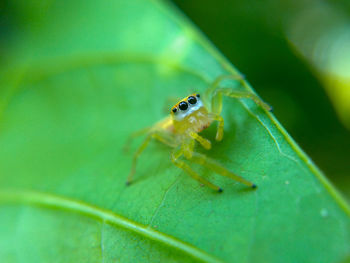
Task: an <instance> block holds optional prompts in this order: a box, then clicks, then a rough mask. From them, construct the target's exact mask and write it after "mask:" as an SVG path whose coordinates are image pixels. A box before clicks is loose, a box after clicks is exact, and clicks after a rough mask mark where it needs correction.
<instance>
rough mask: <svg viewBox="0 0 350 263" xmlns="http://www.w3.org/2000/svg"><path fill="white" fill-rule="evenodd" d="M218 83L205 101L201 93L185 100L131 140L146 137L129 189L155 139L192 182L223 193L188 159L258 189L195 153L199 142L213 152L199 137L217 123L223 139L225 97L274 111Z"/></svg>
mask: <svg viewBox="0 0 350 263" xmlns="http://www.w3.org/2000/svg"><path fill="white" fill-rule="evenodd" d="M228 78H231V79H235V80H239V81H243V78H242V77H235V76H228ZM221 80H222V79H221ZM219 82H220V79H219V80H217V81H216V83H215V82H214V83H215V84H214V85H212V87H211V88H209V89H207V91H206V93H205V94H203V98H202V96H201V95H200V94H198V93H195V94H191V95H189V96H187V97H185V98H184V99H182V100H181V101H179V102H178V103H176V104H175V105H174V106H173V107H172V108H171V110H170V115H169V116H168V117H166V118H164V119H163V120H161V121H159V122H157V123H156V124H154V125H153V126H152V127H149V128H146V129H144V130H142V131H140V132H137V133H135V134H134V135H132V136H131V137H136V136H139V135H141V134H144V133H146V134H147V136H146V138H145V139H144V141H143V143H142V144H141V145H140V147H139V148H138V149H137V151H136V152H135V154H134V157H133V161H132V167H131V171H130V174H129V176H128V178H127V182H126V184H127V185H129V184H131V182H132V181H133V177H134V174H135V170H136V163H137V160H138V158H139V156H140V154H141V153H142V152H143V151H144V150H145V148H146V147H147V146H148V144H149V142H150V141H151V140H152V139H155V140H158V141H160V142H161V143H163V144H165V145H167V146H169V147H171V148H172V149H173V151H172V153H171V161H172V163H173V164H174V165H176V166H177V167H179V168H180V169H182V170H183V171H184V172H185V173H187V174H188V175H189V176H190V177H192V178H193V179H195V180H197V181H199V182H200V183H201V184H203V185H206V186H208V187H210V188H211V189H213V190H215V191H217V192H222V191H223V189H222V188H221V187H219V186H217V185H215V184H213V183H211V182H209V181H208V180H206V179H205V178H203V177H202V176H200V175H199V174H198V173H197V172H195V171H194V170H193V169H192V168H191V167H190V165H189V164H188V163H187V162H186V159H187V161H190V162H193V163H196V164H199V165H202V166H203V167H205V168H207V169H210V170H212V171H214V172H215V173H217V174H219V175H221V176H226V177H229V178H231V179H233V180H235V181H237V182H240V183H242V184H244V185H247V186H249V187H251V188H256V187H257V186H256V184H254V183H252V182H249V181H247V180H245V179H244V178H242V177H240V176H238V175H236V174H234V173H232V172H231V171H229V170H228V169H226V168H225V167H223V166H222V165H220V164H219V163H217V162H216V161H214V160H213V159H211V158H208V157H207V156H206V155H204V154H201V153H198V152H196V151H195V150H194V148H195V144H196V142H197V143H199V144H200V145H201V146H202V147H203V148H204V149H207V150H209V149H210V148H211V142H210V141H209V140H208V139H206V138H204V137H202V136H201V135H199V134H198V133H200V132H201V131H203V130H204V129H206V128H208V127H209V126H210V125H211V124H212V123H213V122H214V121H216V122H218V125H217V131H216V137H215V139H216V140H217V141H221V140H222V139H223V135H224V119H223V117H222V116H221V115H220V114H221V111H222V98H223V96H227V97H231V98H236V99H243V98H247V99H251V100H253V101H254V102H255V103H256V104H258V105H260V106H261V107H262V108H264V109H265V110H268V111H270V110H271V107H270V106H269V105H268V104H266V103H265V102H263V101H262V100H261V99H260V98H259V97H258V96H256V95H255V94H253V93H252V92H249V91H239V90H235V89H232V88H221V87H218V83H219ZM182 157H184V158H182ZM183 159H185V160H183Z"/></svg>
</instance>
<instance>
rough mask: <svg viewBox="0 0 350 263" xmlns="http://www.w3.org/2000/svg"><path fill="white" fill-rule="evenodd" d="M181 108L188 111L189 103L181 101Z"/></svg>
mask: <svg viewBox="0 0 350 263" xmlns="http://www.w3.org/2000/svg"><path fill="white" fill-rule="evenodd" d="M179 108H180V110H187V108H188V104H187V102H185V101H181V102H180V104H179Z"/></svg>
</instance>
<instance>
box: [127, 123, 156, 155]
mask: <svg viewBox="0 0 350 263" xmlns="http://www.w3.org/2000/svg"><path fill="white" fill-rule="evenodd" d="M151 129H152V127H146V128H144V129H142V130H139V131H136V132H134V133H132V134H131V135H130V136H129V137H128V139H127V141H126V143H125V144H124V147H123V151H124V152H128V151H129V148H130V145H131V143H132V141H133V140H134V139H135V138H137V137H139V136H141V135H144V134H146V133H149V131H150V130H151Z"/></svg>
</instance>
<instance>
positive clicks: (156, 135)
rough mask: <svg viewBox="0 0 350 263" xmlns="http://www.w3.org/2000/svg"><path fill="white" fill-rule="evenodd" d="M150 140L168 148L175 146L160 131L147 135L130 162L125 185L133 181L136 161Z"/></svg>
mask: <svg viewBox="0 0 350 263" xmlns="http://www.w3.org/2000/svg"><path fill="white" fill-rule="evenodd" d="M152 139H156V140H158V141H160V142H161V143H163V144H165V145H168V146H170V147H175V146H176V145H175V144H174V142H172V141H171V138H170V136H167V134H166V133H162V132H160V131H154V132H152V133H149V134H148V135H147V137H146V138H145V139H144V141H143V142H142V144H141V145H140V147H139V148H138V149H137V151H136V152H135V154H134V157H133V160H132V165H131V170H130V173H129V176H128V178H127V180H126V185H130V184H131V183H132V181H133V179H134V174H135V171H136V164H137V160H138V158H139V157H140V155H141V153H142V152H143V151H144V150H145V149H146V148H147V146H148V144H149V142H150V141H151V140H152Z"/></svg>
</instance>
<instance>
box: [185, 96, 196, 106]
mask: <svg viewBox="0 0 350 263" xmlns="http://www.w3.org/2000/svg"><path fill="white" fill-rule="evenodd" d="M187 101H188V103H190V104H196V103H197V99H196V98H195V97H193V96H189V97H188V100H187Z"/></svg>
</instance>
